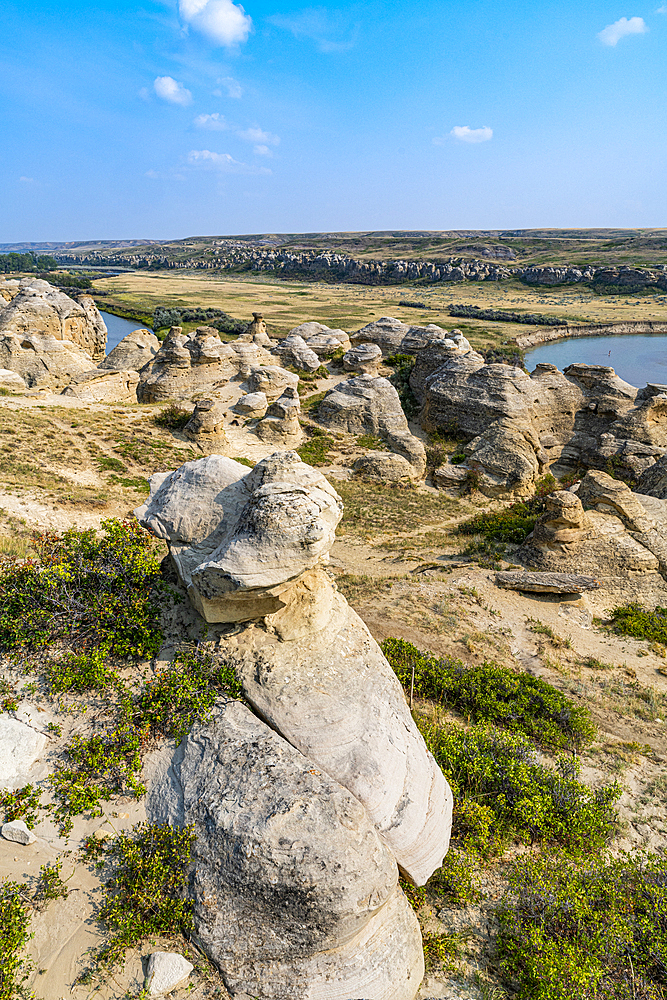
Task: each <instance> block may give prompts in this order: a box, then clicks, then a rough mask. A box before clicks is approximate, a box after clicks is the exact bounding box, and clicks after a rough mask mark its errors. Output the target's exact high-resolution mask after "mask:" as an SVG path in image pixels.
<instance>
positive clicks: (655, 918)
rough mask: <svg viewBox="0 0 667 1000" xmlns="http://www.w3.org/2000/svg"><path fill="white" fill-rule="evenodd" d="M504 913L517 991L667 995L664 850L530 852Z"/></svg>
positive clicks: (583, 997) (521, 996)
mask: <svg viewBox="0 0 667 1000" xmlns="http://www.w3.org/2000/svg"><path fill="white" fill-rule="evenodd" d="M499 919H500V937H499V949H498V950H499V959H500V969H501V972H502V974H503V976H504V978H505V980H506V982H507V983H508V985H510V986H511V987H512V989H513V993H514V994H515V995H516V996H517V998H518V1000H572V998H574V997H576V998H577V1000H603V998H605V1000H606V998H609V1000H611V998H613V1000H663V998H664V996H665V983H666V980H667V974H666V970H667V860H665V858H659V857H656V856H654V855H642V854H636V855H634V856H633V855H627V854H626V855H623V856H622V857H620V858H616V859H613V858H604V857H596V858H593V859H591V860H590V861H585V862H582V861H581V859H578V860H577V861H573V860H571V859H569V858H556V857H544V858H528V859H525V860H523V861H521V862H519V863H518V864H517V865H516V868H515V870H514V871H513V873H512V874H511V877H510V889H509V895H508V898H507V899H506V900H505V902H504V903H503V904H502V905H501V907H500V910H499Z"/></svg>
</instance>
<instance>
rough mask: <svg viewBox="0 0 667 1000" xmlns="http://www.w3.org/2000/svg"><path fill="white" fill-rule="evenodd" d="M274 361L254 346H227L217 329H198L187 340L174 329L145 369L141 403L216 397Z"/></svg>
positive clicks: (179, 331) (142, 378) (203, 327)
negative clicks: (231, 382) (232, 381)
mask: <svg viewBox="0 0 667 1000" xmlns="http://www.w3.org/2000/svg"><path fill="white" fill-rule="evenodd" d="M270 358H271V355H270V354H268V353H267V352H266V351H265V350H264V348H263V347H261V346H258V345H257V344H254V343H236V342H235V343H233V344H225V343H223V342H222V341H221V340H220V335H219V334H218V331H217V330H216V329H214V328H213V327H209V326H202V327H198V328H197V329H196V330H195V331H194V333H192V334H190V335H189V336H187V335H186V334H184V333H183V331H182V329H181V327H180V326H174V327H172V328H171V330H170V331H169V334H168V336H167V337H166V339H165V341H164V342H163V344H162V346H161V347H160V349H159V351H158V352H157V354H156V355H155V357H154V358H153V359H152V361H149V362H148V364H146V365H145V366H144V367H143V368H142V369H141V372H140V382H139V388H138V391H137V396H138V399H139V402H140V403H157V402H161V401H163V400H165V399H193V398H194V396H195V395H196V394H201V393H204V394H211V393H215V390H216V389H220V388H222V387H223V386H225V385H226V384H227V383H228V382H229V380H230V379H232V378H236V377H244V376H245V375H246V374H247V373H248V372H249V371H250V369H251V367H252V366H253V365H258V364H259V363H260V362H262V361H266V360H270Z"/></svg>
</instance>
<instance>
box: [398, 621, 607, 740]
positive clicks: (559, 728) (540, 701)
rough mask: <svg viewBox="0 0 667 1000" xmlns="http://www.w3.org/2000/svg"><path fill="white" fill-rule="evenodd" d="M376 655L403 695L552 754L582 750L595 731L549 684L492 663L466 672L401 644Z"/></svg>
mask: <svg viewBox="0 0 667 1000" xmlns="http://www.w3.org/2000/svg"><path fill="white" fill-rule="evenodd" d="M382 652H383V653H384V655H385V656H386V657H387V659H388V661H389V663H390V664H391V666H392V667H393V669H394V671H395V672H396V674H397V676H398V678H399V680H400V681H401V684H402V685H403V687H404V689H405V690H406V691H409V690H410V688H411V684H412V669H413V666H414V693H415V694H416V695H417V697H419V698H430V699H432V700H433V701H436V702H438V703H439V704H441V705H446V706H448V707H449V708H453V709H456V711H458V712H460V713H461V715H463V716H465V717H466V719H468V720H469V721H470V722H487V723H496V724H498V725H501V726H504V727H505V728H506V729H511V730H515V731H518V732H521V733H525V734H526V735H527V736H530V737H531V738H532V739H534V740H536V741H537V742H538V743H541V744H543V745H544V746H548V747H553V748H556V749H558V750H565V749H577V750H580V749H582V748H583V747H585V746H587V745H588V744H589V743H590V742H591V740H592V739H593V738H594V737H595V733H596V730H595V726H594V725H593V723H592V721H591V716H590V713H589V712H588V710H587V709H586V708H583V707H580V706H578V705H575V704H574V702H572V701H571V700H570V699H569V698H567V697H566V696H565V695H564V694H562V693H561V692H560V691H558V690H557V689H556V688H555V687H553V686H552V685H551V684H548V683H547V682H546V681H543V680H542V679H541V678H539V677H533V676H532V675H531V674H527V673H515V672H514V671H513V670H509V669H508V668H507V667H501V666H499V665H498V664H496V663H493V662H490V663H483V664H478V665H473V666H466V664H464V663H463V662H462V661H461V660H455V659H453V658H451V657H447V658H446V659H440V658H438V657H435V656H430V655H429V654H427V653H422V652H420V651H419V650H418V649H417V647H416V646H413V645H412V643H410V642H406V641H405V640H404V639H393V638H389V639H385V641H384V642H383V643H382Z"/></svg>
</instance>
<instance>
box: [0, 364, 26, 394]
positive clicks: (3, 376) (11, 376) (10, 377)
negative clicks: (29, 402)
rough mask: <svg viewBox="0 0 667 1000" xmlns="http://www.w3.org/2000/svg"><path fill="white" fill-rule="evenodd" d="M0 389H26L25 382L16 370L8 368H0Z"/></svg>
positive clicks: (9, 390)
mask: <svg viewBox="0 0 667 1000" xmlns="http://www.w3.org/2000/svg"><path fill="white" fill-rule="evenodd" d="M0 389H3V390H4V391H5V392H13V393H22V392H25V390H26V384H25V382H24V381H23V379H22V378H21V376H20V375H17V374H16V372H13V371H10V370H9V368H0Z"/></svg>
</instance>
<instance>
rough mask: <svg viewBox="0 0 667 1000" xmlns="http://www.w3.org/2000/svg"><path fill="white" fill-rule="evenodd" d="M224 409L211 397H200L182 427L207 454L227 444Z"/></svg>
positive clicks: (187, 435)
mask: <svg viewBox="0 0 667 1000" xmlns="http://www.w3.org/2000/svg"><path fill="white" fill-rule="evenodd" d="M225 412H226V411H225V409H224V407H223V406H222V405H221V404H220V403H218V402H216V401H215V400H213V399H200V400H199V401H198V402H197V403H196V404H195V408H194V412H193V414H192V416H191V417H190V419H189V421H188V422H187V424H186V425H185V427H184V428H183V433H184V435H185V436H186V437H187V438H190V440H191V441H194V442H195V443H196V444H197V445H199V447H200V448H201V449H202V451H203V452H205V453H206V454H207V455H210V454H211V453H212V452H213V451H215V450H216V449H219V448H222V447H224V446H225V445H226V444H227V435H226V434H225V428H224V422H225Z"/></svg>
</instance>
